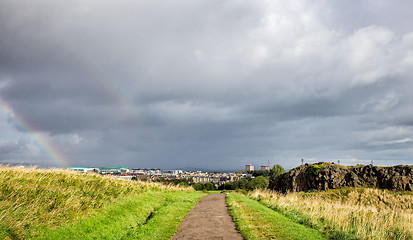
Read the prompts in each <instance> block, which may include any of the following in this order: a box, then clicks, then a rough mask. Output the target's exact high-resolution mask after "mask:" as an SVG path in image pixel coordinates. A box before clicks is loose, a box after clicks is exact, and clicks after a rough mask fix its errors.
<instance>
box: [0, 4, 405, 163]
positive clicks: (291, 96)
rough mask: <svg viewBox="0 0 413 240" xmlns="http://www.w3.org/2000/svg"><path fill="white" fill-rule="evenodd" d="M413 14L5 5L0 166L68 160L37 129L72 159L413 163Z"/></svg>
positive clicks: (260, 7)
mask: <svg viewBox="0 0 413 240" xmlns="http://www.w3.org/2000/svg"><path fill="white" fill-rule="evenodd" d="M411 16H413V2H412V1H409V0H404V1H390V0H388V1H385V0H374V1H373V0H371V1H367V0H364V1H359V0H357V1H356V0H352V1H338V0H337V1H327V0H325V1H323V0H320V1H304V0H294V1H281V0H276V1H238V0H233V1H230V0H224V1H223V0H205V1H193V0H176V1H158V0H151V1H146V0H144V1H135V0H123V1H109V0H87V1H85V0H72V1H64V0H35V1H33V0H20V1H15V0H2V1H0V103H1V104H0V106H3V110H2V111H0V163H25V164H37V165H40V166H57V167H59V165H58V164H57V162H56V161H55V160H53V159H52V158H51V157H50V156H48V155H47V154H46V152H45V151H44V150H42V148H41V144H40V145H39V143H38V142H36V139H35V138H34V137H33V136H36V134H37V135H38V136H43V137H44V138H45V139H47V141H49V142H50V143H51V144H52V145H54V147H56V148H57V149H59V151H60V152H61V153H62V154H63V155H64V157H65V159H66V161H67V165H70V166H126V167H131V168H162V169H171V168H186V169H188V168H198V169H215V170H227V169H231V170H239V169H243V168H244V165H245V164H255V165H257V166H260V165H266V164H267V161H268V160H270V162H271V165H272V164H275V163H279V164H281V165H283V166H284V167H285V168H291V167H295V166H297V165H299V164H300V163H301V161H300V159H301V158H304V159H305V161H306V162H318V161H335V162H337V160H339V159H340V161H341V163H342V164H357V163H361V164H368V163H370V162H371V160H374V164H377V165H393V164H413V160H412V159H413V158H412V157H413V108H412V107H413V94H412V92H413V79H412V77H413V26H412V24H411ZM5 106H7V107H8V110H5V109H6V107H5ZM16 117H18V118H20V119H22V120H23V121H25V122H26V123H27V124H28V126H31V127H30V130H31V131H32V133H30V132H28V131H27V129H24V128H22V127H21V126H19V124H16V122H15V121H14V119H13V118H16ZM34 129H36V132H35V135H33V131H34Z"/></svg>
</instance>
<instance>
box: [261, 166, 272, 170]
mask: <svg viewBox="0 0 413 240" xmlns="http://www.w3.org/2000/svg"><path fill="white" fill-rule="evenodd" d="M261 171H270V166H261Z"/></svg>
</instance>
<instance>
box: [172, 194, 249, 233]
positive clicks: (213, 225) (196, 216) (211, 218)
mask: <svg viewBox="0 0 413 240" xmlns="http://www.w3.org/2000/svg"><path fill="white" fill-rule="evenodd" d="M171 239H224V240H226V239H228V240H238V239H240V240H241V239H244V238H243V237H242V235H241V234H239V233H238V231H237V230H236V226H235V223H234V222H232V218H231V216H230V215H229V212H228V208H227V206H226V204H225V194H209V195H208V196H206V197H204V198H202V199H201V201H199V202H198V203H197V204H196V205H195V207H194V209H192V210H191V211H190V212H189V213H188V216H187V217H186V218H185V220H184V221H183V222H182V223H181V225H180V226H179V231H178V232H177V233H176V234H175V236H173V237H172V238H171Z"/></svg>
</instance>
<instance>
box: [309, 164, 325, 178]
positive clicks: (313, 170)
mask: <svg viewBox="0 0 413 240" xmlns="http://www.w3.org/2000/svg"><path fill="white" fill-rule="evenodd" d="M323 168H324V164H319V165H317V164H314V165H312V166H311V168H310V173H311V174H312V175H314V176H317V175H318V173H319V172H320V170H321V169H323Z"/></svg>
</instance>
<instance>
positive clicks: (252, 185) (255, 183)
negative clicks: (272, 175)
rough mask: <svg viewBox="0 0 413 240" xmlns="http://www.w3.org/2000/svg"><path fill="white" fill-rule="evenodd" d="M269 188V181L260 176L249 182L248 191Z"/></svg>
mask: <svg viewBox="0 0 413 240" xmlns="http://www.w3.org/2000/svg"><path fill="white" fill-rule="evenodd" d="M267 187H268V179H266V178H265V177H264V176H258V177H256V178H253V179H252V180H251V181H249V182H248V184H247V189H248V190H254V189H258V188H262V189H264V188H267Z"/></svg>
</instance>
